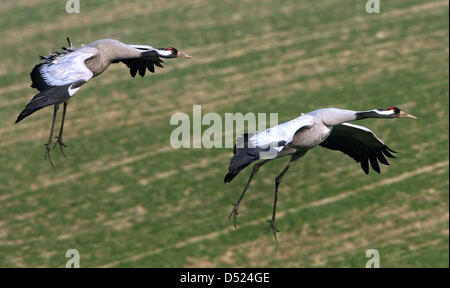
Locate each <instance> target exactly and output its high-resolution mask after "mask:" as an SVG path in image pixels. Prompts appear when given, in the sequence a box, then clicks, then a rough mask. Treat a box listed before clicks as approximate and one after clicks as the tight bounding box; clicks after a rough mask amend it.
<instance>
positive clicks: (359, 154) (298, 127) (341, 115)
mask: <svg viewBox="0 0 450 288" xmlns="http://www.w3.org/2000/svg"><path fill="white" fill-rule="evenodd" d="M366 118H382V119H395V118H409V119H417V118H416V117H415V116H412V115H410V114H408V113H406V112H404V111H402V110H400V108H398V107H395V106H391V107H389V108H387V109H373V110H368V111H352V110H345V109H338V108H325V109H318V110H315V111H312V112H309V113H306V114H302V115H301V116H299V117H297V118H295V119H293V120H291V121H289V122H285V123H282V124H280V125H277V126H275V127H272V128H269V129H267V130H265V131H263V132H260V133H257V134H254V135H249V134H244V135H243V137H240V138H238V140H237V143H236V145H235V147H234V150H233V154H234V155H233V157H232V158H231V161H230V165H229V168H228V173H227V174H226V176H225V179H224V182H225V183H228V182H231V180H233V178H234V177H235V176H236V175H237V174H238V173H239V172H240V171H241V170H242V169H244V168H245V167H247V166H248V165H250V164H251V163H253V162H255V161H257V160H260V159H262V161H260V162H258V163H256V164H255V165H254V166H253V169H252V172H251V174H250V177H249V179H248V181H247V183H246V184H245V186H244V190H243V191H242V193H241V195H240V197H239V199H238V201H237V202H236V203H233V209H232V211H231V213H230V214H229V215H228V219H230V218H231V216H233V218H234V227H235V228H236V216H237V215H238V209H239V205H240V203H241V201H242V199H243V198H244V195H245V192H246V191H247V189H248V187H249V186H250V183H251V182H252V180H253V178H254V177H255V174H256V173H257V172H258V170H259V168H260V167H261V166H263V165H264V164H266V163H267V162H270V161H272V160H273V159H278V158H281V157H284V156H288V155H289V156H291V158H290V160H289V162H288V164H287V166H286V167H285V168H284V169H283V170H282V171H281V173H280V174H279V175H278V176H277V177H276V178H275V195H274V201H273V211H272V218H271V219H270V220H267V222H269V230H270V229H271V230H272V232H273V235H274V238H275V242H276V243H278V238H277V232H279V230H278V229H277V227H276V225H275V217H276V209H277V199H278V188H279V186H280V183H281V180H282V178H283V176H284V175H285V174H286V172H287V171H288V169H289V168H290V167H291V166H292V165H293V164H294V162H295V161H296V160H298V159H299V158H301V157H302V156H304V155H305V154H306V153H307V152H308V151H309V150H310V149H312V148H314V147H316V146H318V145H320V146H322V147H325V148H328V149H331V150H337V151H341V152H343V153H345V154H347V155H348V156H350V157H351V158H353V159H354V160H355V161H356V162H358V163H360V164H361V168H362V170H363V171H364V172H365V173H366V174H368V173H369V162H370V165H371V166H372V169H373V170H375V171H376V172H378V173H380V166H379V164H378V162H381V163H382V164H384V165H389V162H388V161H387V159H386V157H389V158H395V156H394V155H393V154H392V153H395V151H393V150H392V149H390V148H389V147H388V146H387V145H386V144H384V143H383V141H381V140H380V139H379V138H378V137H377V136H376V135H375V133H374V132H372V131H371V130H370V129H368V128H366V127H363V126H359V125H354V124H350V123H347V122H349V121H354V120H361V119H366ZM271 152H272V153H271ZM391 152H392V153H391ZM385 156H386V157H385Z"/></svg>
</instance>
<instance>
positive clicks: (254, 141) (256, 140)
mask: <svg viewBox="0 0 450 288" xmlns="http://www.w3.org/2000/svg"><path fill="white" fill-rule="evenodd" d="M312 125H314V117H313V116H311V115H302V116H300V117H297V118H295V119H293V120H291V121H288V122H285V123H282V124H280V125H277V126H275V127H272V128H269V129H267V130H265V131H263V132H260V133H258V134H255V135H253V136H251V137H250V138H249V144H250V147H268V146H269V145H272V147H273V148H274V149H276V150H277V151H278V152H280V151H281V150H283V148H284V146H286V145H287V144H289V143H290V142H291V141H292V139H294V135H295V133H297V131H299V130H300V129H305V128H310V127H312Z"/></svg>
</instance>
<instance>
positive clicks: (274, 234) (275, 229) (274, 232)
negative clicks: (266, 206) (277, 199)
mask: <svg viewBox="0 0 450 288" xmlns="http://www.w3.org/2000/svg"><path fill="white" fill-rule="evenodd" d="M267 222H269V227H268V229H267V230H268V231H270V230H272V232H273V237H274V238H275V243H276V244H278V237H277V233H278V232H280V230H278V228H277V227H276V226H275V219H270V220H267Z"/></svg>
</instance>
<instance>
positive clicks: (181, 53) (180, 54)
mask: <svg viewBox="0 0 450 288" xmlns="http://www.w3.org/2000/svg"><path fill="white" fill-rule="evenodd" d="M177 56H178V58H188V59H192V57H191V56H189V55H188V54H186V53H183V52H181V51H178V55H177Z"/></svg>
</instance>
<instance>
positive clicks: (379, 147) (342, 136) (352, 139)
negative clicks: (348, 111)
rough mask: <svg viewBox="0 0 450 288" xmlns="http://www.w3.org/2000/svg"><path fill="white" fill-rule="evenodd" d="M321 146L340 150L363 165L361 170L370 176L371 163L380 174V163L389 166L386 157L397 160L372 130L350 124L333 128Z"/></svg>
mask: <svg viewBox="0 0 450 288" xmlns="http://www.w3.org/2000/svg"><path fill="white" fill-rule="evenodd" d="M320 146H322V147H325V148H328V149H332V150H339V151H341V152H344V153H345V154H347V155H348V156H350V157H352V158H353V159H354V160H355V161H356V162H358V163H361V168H362V169H363V170H364V172H365V173H366V174H369V161H370V165H371V166H372V168H373V170H375V171H376V172H378V173H380V166H379V165H378V161H380V162H381V163H383V164H385V165H389V162H388V161H387V160H386V157H384V156H385V155H386V156H387V157H390V158H395V156H394V155H392V154H391V153H390V152H394V153H395V151H393V150H392V149H390V148H389V147H388V146H386V144H384V143H383V141H381V140H380V139H379V138H378V137H377V136H376V135H375V133H373V132H372V131H371V130H370V129H368V128H366V127H363V126H358V125H354V124H349V123H343V124H341V125H336V126H333V130H332V131H331V134H330V136H328V138H327V139H326V140H325V141H323V142H322V143H321V144H320Z"/></svg>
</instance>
